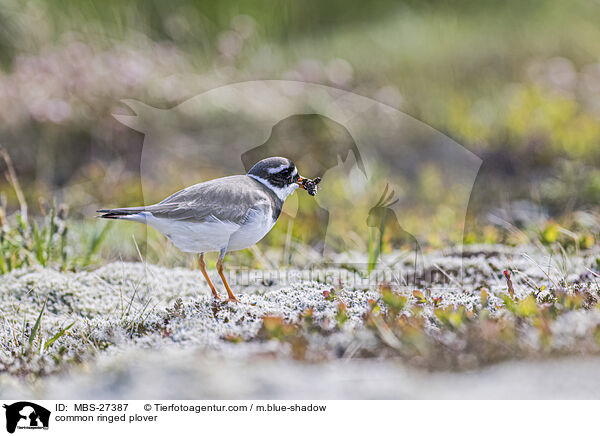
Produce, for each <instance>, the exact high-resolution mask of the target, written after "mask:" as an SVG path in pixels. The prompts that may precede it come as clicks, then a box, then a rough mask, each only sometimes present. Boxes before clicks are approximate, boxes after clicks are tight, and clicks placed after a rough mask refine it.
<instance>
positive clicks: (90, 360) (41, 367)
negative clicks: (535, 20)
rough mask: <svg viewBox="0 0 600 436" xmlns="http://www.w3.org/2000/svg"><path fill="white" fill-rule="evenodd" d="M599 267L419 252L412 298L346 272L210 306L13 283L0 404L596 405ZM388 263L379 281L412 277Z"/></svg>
mask: <svg viewBox="0 0 600 436" xmlns="http://www.w3.org/2000/svg"><path fill="white" fill-rule="evenodd" d="M597 258H598V256H597V252H590V251H588V252H585V253H572V254H570V255H569V256H561V254H560V252H558V253H553V252H552V251H550V250H548V249H545V248H543V247H517V248H509V247H500V246H480V247H470V248H469V249H468V250H466V251H465V253H464V255H461V254H460V253H459V252H457V251H446V252H431V253H426V254H425V262H424V264H426V265H429V268H430V269H434V270H435V271H438V272H439V274H437V275H431V274H430V275H429V276H427V274H426V273H427V271H419V274H418V276H419V277H428V280H429V282H428V283H419V282H418V283H417V284H416V285H414V284H413V285H408V284H407V283H405V282H404V281H403V279H401V280H400V283H394V277H395V278H396V280H397V279H398V276H397V275H396V276H392V279H391V280H389V282H388V281H384V280H381V281H378V282H376V283H375V284H372V285H369V284H368V280H366V279H364V277H362V278H363V279H364V280H363V281H361V280H359V278H360V277H358V275H353V274H354V273H353V272H352V271H350V270H349V269H348V267H347V266H346V267H345V268H329V269H326V270H325V269H323V270H317V271H316V272H317V273H318V274H317V273H315V271H313V275H312V277H311V278H312V279H313V280H307V279H306V277H307V274H308V273H307V272H306V271H300V270H286V271H285V272H286V275H285V276H284V275H283V274H282V272H281V271H279V272H278V273H279V274H280V275H279V276H277V275H276V274H275V272H272V276H271V277H268V278H265V277H264V276H265V271H246V272H245V273H247V274H245V275H238V277H242V276H243V277H244V278H245V283H241V284H240V283H238V284H237V285H236V286H235V290H236V292H237V294H238V298H239V299H240V302H239V303H228V302H225V301H222V302H220V303H215V301H214V300H213V299H212V296H211V294H210V291H209V289H208V287H207V285H206V284H205V283H204V281H203V279H202V276H201V273H200V271H199V270H189V269H183V268H174V269H170V268H163V267H157V266H153V265H149V264H143V263H111V264H108V265H105V266H103V267H100V268H98V269H95V270H93V271H79V272H60V271H57V270H55V269H51V268H42V267H32V268H24V269H18V270H15V271H13V272H11V273H9V274H6V275H5V276H3V277H2V281H1V282H0V298H1V300H2V301H1V307H2V317H3V321H2V323H3V324H2V330H1V332H0V336H1V343H2V350H1V354H0V357H1V361H0V363H1V364H2V370H3V371H2V373H1V374H0V395H1V396H3V397H4V398H18V397H28V398H149V397H151V398H189V399H192V398H222V399H225V398H229V399H234V398H594V397H597V395H598V394H597V392H600V390H599V389H598V388H599V387H600V385H598V382H597V379H596V378H595V377H594V375H595V369H596V368H597V367H598V363H600V356H598V347H599V344H598V340H597V339H598V337H599V335H598V332H599V331H600V329H599V327H598V326H600V311H599V310H598V302H597V300H598V288H597V285H596V283H595V280H596V272H595V268H596V267H597V263H596V259H597ZM393 259H395V257H394V255H389V256H386V257H385V258H384V259H383V262H384V264H387V265H388V266H391V270H390V271H395V272H396V273H398V272H402V274H405V276H404V277H406V276H407V275H409V274H410V271H411V268H414V267H411V266H410V265H408V264H406V265H403V264H402V263H399V264H393V262H394V260H393ZM504 270H508V271H510V272H511V282H512V283H513V287H514V289H513V291H514V292H513V294H512V295H511V292H510V291H509V289H508V284H507V281H506V277H505V275H504V273H503V271H504ZM461 271H462V274H461ZM212 273H214V271H212ZM232 274H233V273H232ZM261 277H262V278H261ZM286 277H287V278H286ZM350 277H354V278H355V279H356V280H351V279H350ZM340 278H341V280H340ZM410 281H411V279H410V277H409V278H408V282H409V283H410ZM223 294H225V292H223ZM42 308H43V309H42ZM40 313H42V314H41V316H40ZM38 319H39V320H40V321H39V323H36V321H37V320H38Z"/></svg>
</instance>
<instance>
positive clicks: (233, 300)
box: [227, 297, 240, 303]
mask: <svg viewBox="0 0 600 436" xmlns="http://www.w3.org/2000/svg"><path fill="white" fill-rule="evenodd" d="M227 302H228V303H239V302H240V300H238V299H237V298H235V297H229V298H228V299H227Z"/></svg>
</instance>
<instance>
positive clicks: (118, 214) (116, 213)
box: [96, 207, 146, 220]
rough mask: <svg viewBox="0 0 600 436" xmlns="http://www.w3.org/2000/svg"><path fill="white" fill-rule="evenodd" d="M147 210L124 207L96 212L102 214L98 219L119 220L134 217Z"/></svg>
mask: <svg viewBox="0 0 600 436" xmlns="http://www.w3.org/2000/svg"><path fill="white" fill-rule="evenodd" d="M145 210H146V208H145V207H122V208H118V209H99V210H97V211H96V212H98V213H99V214H100V215H99V216H98V218H106V219H115V220H117V219H127V218H130V217H131V216H132V215H136V214H138V213H140V212H144V211H145Z"/></svg>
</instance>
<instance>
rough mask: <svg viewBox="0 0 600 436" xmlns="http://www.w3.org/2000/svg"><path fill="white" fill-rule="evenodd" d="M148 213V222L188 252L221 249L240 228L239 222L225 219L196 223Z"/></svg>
mask: <svg viewBox="0 0 600 436" xmlns="http://www.w3.org/2000/svg"><path fill="white" fill-rule="evenodd" d="M148 215H150V216H146V224H148V225H149V226H152V227H154V228H155V229H156V230H158V231H159V232H161V233H162V234H164V235H165V236H166V237H167V238H169V239H170V240H171V241H172V242H173V244H175V246H176V247H177V248H179V249H180V250H181V251H184V252H188V253H204V252H207V251H220V250H221V249H223V248H224V247H227V244H228V242H229V238H230V237H231V235H232V234H233V233H235V231H236V230H238V229H239V228H240V226H239V225H237V224H234V223H230V222H223V221H212V222H202V223H195V222H189V221H176V220H167V219H164V218H155V217H153V216H152V215H151V214H148Z"/></svg>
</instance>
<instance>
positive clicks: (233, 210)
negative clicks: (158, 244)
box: [97, 157, 321, 301]
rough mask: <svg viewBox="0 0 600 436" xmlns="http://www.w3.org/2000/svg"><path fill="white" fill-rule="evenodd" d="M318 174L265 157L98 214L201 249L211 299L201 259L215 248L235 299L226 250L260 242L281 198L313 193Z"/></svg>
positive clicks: (185, 247)
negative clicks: (242, 171)
mask: <svg viewBox="0 0 600 436" xmlns="http://www.w3.org/2000/svg"><path fill="white" fill-rule="evenodd" d="M320 181H321V179H320V178H316V179H314V180H310V179H306V178H304V177H301V176H300V175H299V174H298V171H297V169H296V166H295V165H294V163H293V162H292V161H290V160H289V159H286V158H284V157H270V158H267V159H263V160H261V161H260V162H258V163H257V164H256V165H254V166H253V167H252V168H251V169H250V171H248V174H246V175H237V176H229V177H221V178H219V179H214V180H209V181H207V182H203V183H198V184H196V185H193V186H190V187H188V188H185V189H182V190H181V191H179V192H176V193H175V194H173V195H171V196H169V197H167V198H165V199H164V200H163V201H161V202H160V203H157V204H153V205H151V206H140V207H125V208H119V209H101V210H98V211H97V212H99V213H101V214H102V215H101V216H100V218H111V219H124V220H128V221H135V222H139V223H144V224H147V225H149V226H152V227H154V228H155V229H156V230H158V231H159V232H161V233H162V234H164V235H165V236H166V237H167V238H169V239H170V240H171V241H172V242H173V244H175V246H176V247H177V248H179V249H180V250H181V251H184V252H191V253H200V257H199V259H198V265H199V267H200V270H201V271H202V274H203V275H204V278H205V279H206V281H207V282H208V285H209V286H210V290H211V291H212V293H213V295H214V296H215V298H219V294H218V293H217V290H216V289H215V287H214V285H213V283H212V281H211V280H210V277H209V276H208V273H207V272H206V266H205V263H204V253H206V252H210V251H218V252H219V260H218V261H217V271H218V272H219V276H221V280H223V284H224V285H225V288H226V289H227V294H228V295H229V299H230V300H234V301H237V298H235V295H233V292H232V291H231V288H230V287H229V284H228V283H227V280H226V279H225V275H224V274H223V258H224V257H225V253H227V252H228V251H236V250H242V249H244V248H248V247H250V246H252V245H254V244H256V243H257V242H258V241H260V240H261V239H262V238H263V237H264V236H265V235H266V234H267V233H269V231H270V230H271V229H272V228H273V226H274V225H275V222H276V221H277V218H279V214H280V213H281V208H282V207H283V202H284V201H285V199H286V198H287V197H288V196H289V195H290V194H291V193H293V192H294V191H295V190H296V189H297V188H299V187H302V188H304V189H306V190H307V191H308V193H309V194H310V195H315V194H316V192H317V184H318V183H319V182H320Z"/></svg>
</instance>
